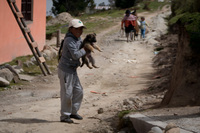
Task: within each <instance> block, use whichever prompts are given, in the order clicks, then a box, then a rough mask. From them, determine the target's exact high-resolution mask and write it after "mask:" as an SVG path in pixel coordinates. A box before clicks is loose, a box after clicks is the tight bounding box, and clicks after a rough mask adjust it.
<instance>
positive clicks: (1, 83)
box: [0, 77, 10, 87]
mask: <svg viewBox="0 0 200 133" xmlns="http://www.w3.org/2000/svg"><path fill="white" fill-rule="evenodd" d="M9 85H10V82H9V81H7V80H6V79H4V78H2V77H0V87H6V86H9Z"/></svg>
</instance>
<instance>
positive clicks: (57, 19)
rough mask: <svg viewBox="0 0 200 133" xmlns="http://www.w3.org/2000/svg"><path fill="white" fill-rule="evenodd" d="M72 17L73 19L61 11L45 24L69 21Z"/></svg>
mask: <svg viewBox="0 0 200 133" xmlns="http://www.w3.org/2000/svg"><path fill="white" fill-rule="evenodd" d="M72 19H73V17H72V16H71V15H70V14H69V13H67V12H62V13H60V14H59V15H58V16H56V17H55V18H53V19H51V20H49V21H48V22H47V23H46V26H51V25H55V24H66V23H69V22H70V21H71V20H72Z"/></svg>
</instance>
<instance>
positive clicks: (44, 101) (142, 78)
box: [0, 13, 157, 133]
mask: <svg viewBox="0 0 200 133" xmlns="http://www.w3.org/2000/svg"><path fill="white" fill-rule="evenodd" d="M140 15H145V16H146V19H147V21H149V22H150V18H152V17H154V16H155V15H157V14H155V13H152V14H148V13H143V14H139V16H140ZM119 27H120V25H117V26H114V27H111V28H110V29H108V30H106V31H104V32H102V33H100V34H99V35H97V36H98V38H97V41H98V43H97V44H98V45H99V46H100V47H101V48H102V49H103V52H101V53H100V52H98V51H96V52H95V53H94V54H93V55H94V58H95V60H96V65H97V66H99V67H100V68H98V69H92V70H90V69H88V68H87V67H86V66H84V67H83V68H79V69H78V73H79V77H80V80H81V82H82V85H83V88H84V100H83V103H82V106H81V109H80V111H79V114H80V115H81V116H83V118H84V119H83V120H81V121H78V120H74V122H75V123H74V124H66V123H61V122H59V116H60V98H59V81H58V78H57V74H56V73H55V74H54V75H53V76H46V77H43V76H38V77H35V78H34V79H33V80H32V81H31V82H30V83H27V85H21V86H20V85H19V86H17V87H15V88H13V89H9V90H6V91H4V92H1V93H0V96H1V100H0V107H1V108H0V112H1V113H0V132H1V133H12V132H13V133H47V132H48V133H63V132H67V133H87V132H116V129H115V127H116V125H117V124H118V123H117V117H116V114H117V112H119V111H121V110H125V109H129V110H131V109H134V107H133V106H132V105H129V104H128V103H127V104H126V101H127V100H130V99H131V98H136V97H137V96H139V92H140V91H141V90H144V89H145V88H147V86H148V83H149V81H151V79H152V73H153V72H154V69H153V68H152V65H151V64H152V58H153V57H154V56H155V55H154V53H153V45H149V44H148V43H145V41H142V40H138V41H133V42H128V43H127V42H126V38H124V37H119V34H118V32H119Z"/></svg>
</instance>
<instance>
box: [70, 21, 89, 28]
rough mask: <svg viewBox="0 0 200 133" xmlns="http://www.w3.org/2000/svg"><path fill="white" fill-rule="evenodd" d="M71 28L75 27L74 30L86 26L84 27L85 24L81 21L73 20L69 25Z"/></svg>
mask: <svg viewBox="0 0 200 133" xmlns="http://www.w3.org/2000/svg"><path fill="white" fill-rule="evenodd" d="M69 27H74V28H79V27H84V28H86V27H85V25H83V22H82V21H81V20H79V19H72V20H71V21H70V23H69Z"/></svg>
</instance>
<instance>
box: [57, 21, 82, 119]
mask: <svg viewBox="0 0 200 133" xmlns="http://www.w3.org/2000/svg"><path fill="white" fill-rule="evenodd" d="M83 28H85V26H84V25H83V23H82V22H81V20H79V19H73V20H72V21H71V22H70V23H69V29H68V33H66V35H65V38H64V43H63V46H62V52H61V58H60V60H59V64H58V78H59V79H60V99H61V110H60V114H61V116H60V121H61V122H66V123H73V120H71V118H74V119H77V120H82V119H83V118H82V117H81V116H80V115H79V114H78V113H77V112H78V110H79V108H80V106H81V102H82V99H83V88H82V86H81V83H80V80H79V77H78V75H77V67H79V66H80V61H79V59H80V58H81V57H82V56H83V55H85V54H86V51H85V49H84V48H82V49H80V45H81V44H82V40H81V38H80V36H81V35H82V33H83Z"/></svg>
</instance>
